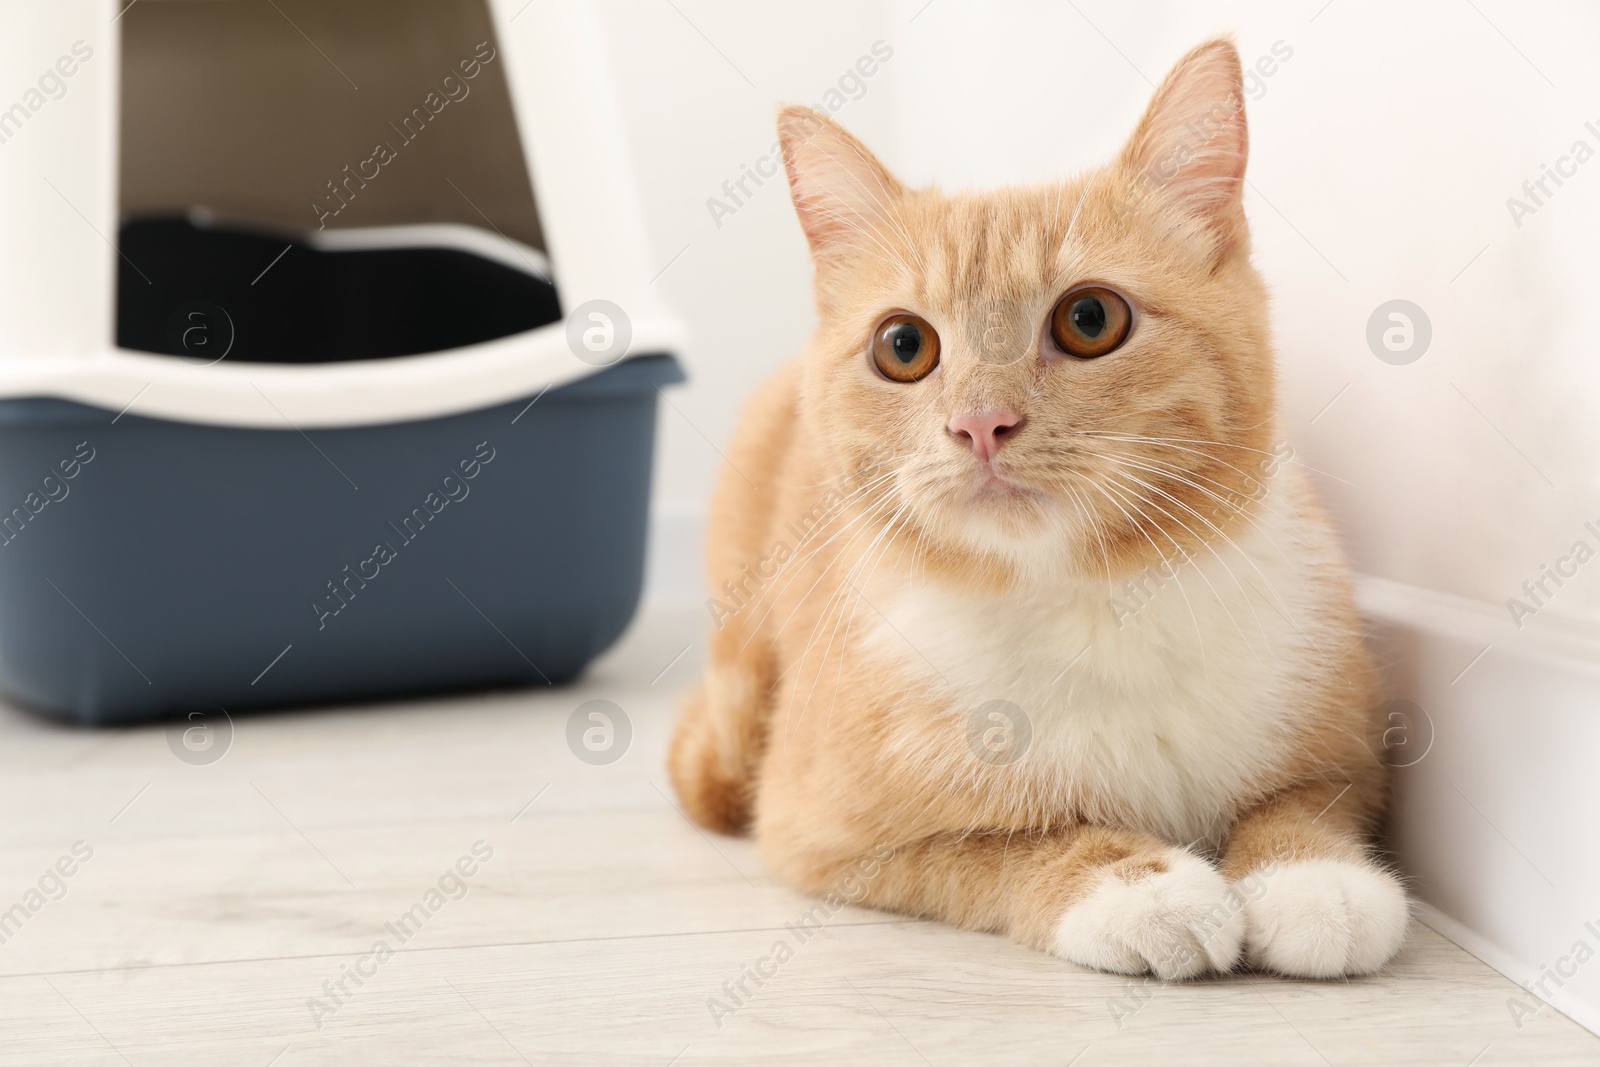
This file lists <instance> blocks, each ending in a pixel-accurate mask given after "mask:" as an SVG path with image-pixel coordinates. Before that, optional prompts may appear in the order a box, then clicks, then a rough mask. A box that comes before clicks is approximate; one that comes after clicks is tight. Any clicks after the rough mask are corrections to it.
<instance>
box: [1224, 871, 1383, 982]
mask: <svg viewBox="0 0 1600 1067" xmlns="http://www.w3.org/2000/svg"><path fill="white" fill-rule="evenodd" d="M1252 888H1253V889H1254V890H1255V892H1256V895H1255V896H1254V898H1253V899H1252V898H1249V897H1246V899H1245V906H1244V911H1245V922H1246V926H1247V932H1246V934H1245V942H1246V947H1245V954H1246V957H1247V958H1248V959H1249V961H1250V965H1251V966H1253V967H1256V968H1259V969H1261V970H1267V971H1276V972H1277V973H1279V974H1285V975H1290V976H1292V977H1295V978H1339V977H1341V976H1343V975H1347V974H1371V973H1373V972H1374V971H1377V970H1378V969H1379V968H1381V967H1382V966H1383V965H1384V964H1385V963H1388V962H1389V960H1391V959H1392V958H1393V957H1394V954H1395V953H1396V952H1398V951H1400V944H1401V942H1403V941H1404V940H1405V936H1406V923H1407V921H1408V919H1409V915H1410V913H1409V911H1408V909H1407V907H1406V894H1405V890H1404V889H1402V888H1401V887H1400V883H1399V881H1398V880H1397V879H1396V878H1395V877H1394V876H1393V875H1391V874H1389V873H1388V872H1387V871H1383V870H1380V869H1379V868H1377V867H1375V866H1372V865H1371V864H1367V863H1350V862H1348V861H1345V860H1333V859H1314V860H1298V861H1295V862H1291V863H1284V864H1283V865H1282V866H1280V867H1279V868H1278V869H1277V870H1276V871H1274V872H1272V873H1271V874H1270V875H1268V874H1267V873H1266V872H1261V873H1260V874H1258V875H1256V876H1254V878H1253V880H1252Z"/></svg>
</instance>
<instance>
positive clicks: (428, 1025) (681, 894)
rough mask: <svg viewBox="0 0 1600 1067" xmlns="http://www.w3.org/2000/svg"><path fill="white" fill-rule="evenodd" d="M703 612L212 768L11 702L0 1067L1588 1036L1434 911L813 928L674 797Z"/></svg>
mask: <svg viewBox="0 0 1600 1067" xmlns="http://www.w3.org/2000/svg"><path fill="white" fill-rule="evenodd" d="M702 625H703V624H702V621H701V618H700V616H699V613H698V612H696V613H694V614H672V613H657V614H654V615H651V616H648V617H646V618H645V619H644V620H643V621H642V622H641V624H640V625H638V626H636V627H635V628H634V630H633V631H632V632H631V633H630V635H629V637H628V638H627V639H626V640H625V642H624V644H623V646H622V647H621V648H619V649H618V650H617V651H616V652H614V653H613V654H611V655H609V656H608V657H606V659H605V660H603V661H602V662H601V663H600V664H598V665H597V666H596V668H595V669H594V670H593V671H592V672H591V674H590V675H589V677H588V678H587V679H586V680H585V681H584V682H583V683H582V684H581V685H579V686H576V687H574V688H571V689H565V690H559V691H555V692H550V691H544V692H517V693H499V694H488V695H474V696H466V697H460V698H455V699H449V700H427V701H420V702H417V703H412V704H405V705H390V706H383V707H362V708H349V709H336V710H332V711H321V712H314V713H295V714H280V715H270V716H260V715H258V716H251V717H241V718H239V720H238V721H237V723H236V725H235V731H234V736H233V739H232V742H231V745H230V747H229V748H228V750H227V752H226V754H225V755H224V756H223V757H222V758H221V759H220V760H219V761H217V762H214V763H211V764H209V765H193V764H190V763H186V762H183V761H180V760H179V759H178V758H177V757H176V756H175V755H174V754H173V751H172V750H171V749H170V748H169V747H168V741H167V735H166V733H165V731H164V730H162V729H160V728H153V729H138V730H127V731H118V732H108V733H89V732H84V731H79V730H74V729H68V728H63V727H58V726H54V725H51V724H49V723H45V722H42V721H40V720H38V719H36V718H34V717H31V716H29V715H27V714H25V713H22V712H18V711H15V710H11V709H7V708H0V912H3V910H4V909H9V908H11V906H12V905H13V904H19V903H20V904H21V905H22V908H21V910H20V911H14V912H12V915H13V919H12V921H11V925H10V926H9V927H7V926H5V925H3V923H4V916H3V914H0V937H7V940H6V941H5V943H4V944H0V1064H26V1065H30V1067H31V1065H38V1064H53V1063H71V1064H119V1063H120V1064H134V1065H144V1064H150V1065H163V1067H165V1065H174V1064H227V1065H236V1067H252V1065H262V1067H265V1065H267V1064H276V1065H279V1067H295V1065H300V1064H312V1063H318V1064H338V1065H341V1067H343V1065H349V1064H362V1063H374V1064H450V1065H461V1064H507V1063H508V1064H516V1063H523V1062H526V1063H537V1064H544V1063H559V1064H574V1065H591V1064H609V1063H623V1064H641V1065H654V1067H668V1065H669V1064H677V1065H680V1067H690V1065H693V1064H706V1063H721V1064H739V1065H744V1064H750V1063H756V1062H760V1063H762V1064H773V1063H795V1064H817V1063H828V1064H846V1063H872V1064H879V1063H883V1064H924V1063H926V1064H970V1063H986V1064H987V1063H1056V1064H1067V1063H1077V1064H1080V1065H1083V1067H1093V1065H1096V1064H1112V1063H1184V1064H1190V1063H1201V1062H1206V1063H1226V1064H1243V1063H1270V1064H1274V1065H1279V1064H1281V1065H1293V1064H1312V1065H1317V1064H1339V1065H1343V1064H1357V1063H1360V1064H1386V1065H1392V1064H1411V1063H1437V1064H1451V1065H1456V1067H1466V1065H1468V1064H1478V1065H1483V1067H1487V1065H1490V1064H1528V1063H1571V1064H1595V1063H1600V1038H1595V1037H1593V1036H1590V1035H1589V1034H1588V1033H1586V1032H1585V1031H1583V1030H1581V1029H1580V1028H1579V1027H1578V1026H1576V1025H1575V1024H1573V1023H1572V1022H1570V1021H1569V1020H1567V1019H1566V1018H1565V1017H1563V1016H1561V1015H1559V1014H1557V1013H1556V1012H1555V1011H1554V1009H1550V1008H1546V1009H1544V1010H1543V1011H1541V1012H1540V1013H1539V1014H1538V1015H1537V1016H1535V1017H1534V1018H1532V1019H1530V1020H1527V1021H1525V1023H1524V1025H1523V1026H1522V1027H1521V1028H1520V1029H1518V1028H1517V1026H1516V1025H1515V1023H1514V1021H1513V1019H1512V1016H1511V1013H1510V1011H1509V1010H1508V1008H1507V999H1508V998H1509V997H1512V996H1514V995H1516V994H1517V993H1518V990H1517V988H1516V987H1515V986H1514V985H1512V984H1511V983H1510V982H1508V981H1506V980H1505V979H1503V978H1501V977H1499V976H1498V975H1496V974H1495V973H1494V972H1492V971H1490V970H1489V969H1488V968H1487V967H1485V966H1484V965H1483V964H1481V963H1479V962H1478V961H1477V960H1475V959H1473V958H1472V957H1470V956H1468V955H1467V954H1466V953H1464V952H1462V951H1461V950H1460V949H1457V948H1456V947H1455V946H1453V945H1452V944H1450V943H1449V942H1447V941H1445V940H1444V939H1443V938H1441V937H1440V936H1439V935H1437V934H1435V933H1433V932H1432V931H1430V930H1428V929H1426V928H1423V927H1421V926H1416V927H1414V932H1413V938H1412V941H1411V943H1410V945H1409V946H1408V947H1407V949H1406V950H1405V952H1404V953H1403V954H1402V956H1401V957H1400V958H1399V960H1397V961H1396V963H1395V964H1394V965H1393V967H1392V968H1391V970H1390V972H1389V973H1388V974H1386V975H1384V976H1382V977H1379V978H1374V979H1367V980H1362V981H1354V982H1349V983H1326V984H1313V983H1303V982H1285V981H1280V980H1277V979H1272V978H1265V977H1260V976H1253V975H1251V976H1246V975H1238V976H1234V977H1230V978H1227V979H1224V980H1218V981H1211V982H1203V983H1198V984H1192V985H1174V986H1167V987H1163V986H1161V985H1159V984H1158V983H1155V982H1142V981H1130V980H1127V979H1122V978H1116V977H1110V976H1106V975H1100V974H1095V973H1092V972H1089V971H1086V970H1082V969H1079V968H1076V967H1073V966H1070V965H1068V964H1065V963H1062V962H1060V961H1058V960H1055V959H1051V958H1049V957H1046V956H1042V955H1038V954H1035V953H1033V952H1029V951H1026V950H1024V949H1021V948H1018V947H1016V946H1014V945H1011V944H1009V943H1007V942H1005V941H1002V940H1000V939H998V938H994V937H989V936H983V935H978V934H969V933H963V932H960V931H956V930H952V929H949V928H947V927H944V926H941V925H937V924H930V923H921V922H911V921H906V920H902V919H898V918H895V917H893V916H889V915H883V914H879V913H875V912H866V911H855V910H846V911H843V912H840V913H839V914H838V915H837V916H835V917H834V918H833V920H832V922H831V923H830V924H829V925H828V926H827V927H826V928H825V930H824V931H823V932H822V933H819V934H816V935H814V936H813V937H812V938H811V939H810V940H809V941H808V942H804V943H802V942H801V941H800V939H799V937H798V936H797V935H796V934H794V933H793V932H791V931H790V930H788V929H786V928H785V924H787V923H792V922H794V921H796V920H797V919H799V918H800V917H801V916H802V914H803V913H805V912H806V910H807V909H808V908H809V907H810V906H811V902H809V901H807V900H805V899H803V898H801V897H799V896H797V895H796V894H794V893H792V892H789V891H788V890H786V889H783V888H781V887H779V886H777V885H776V884H774V883H773V882H772V880H771V879H770V878H769V877H768V876H767V874H766V873H765V872H764V871H763V869H762V867H761V864H760V862H759V860H758V859H757V858H756V856H755V853H754V851H753V849H752V848H751V846H750V845H749V843H748V842H745V841H734V840H729V839H725V838H715V837H707V836H705V835H703V834H701V833H700V832H699V831H698V830H696V829H694V828H693V827H692V826H690V825H689V824H688V823H687V822H686V821H685V820H684V818H683V817H682V816H681V815H680V814H679V813H678V812H677V810H676V809H675V808H674V807H673V803H672V800H671V798H670V790H669V788H668V785H667V782H666V778H665V775H664V772H663V770H662V761H663V752H664V749H665V744H666V739H667V735H668V728H669V725H670V718H671V708H672V701H673V698H674V697H675V695H676V694H677V693H678V692H679V691H680V690H681V689H682V687H683V686H684V685H686V684H687V683H688V682H689V681H690V679H691V678H692V676H693V674H694V673H695V671H696V670H697V669H698V666H699V661H700V658H701V648H702V643H701V628H702ZM691 642H692V643H691ZM685 645H688V646H689V647H688V648H687V650H685ZM680 653H681V655H680ZM675 657H677V658H675ZM590 699H606V700H611V701H614V702H615V703H616V704H617V705H618V706H619V707H621V708H622V709H623V710H624V711H625V712H626V714H627V715H628V716H629V718H630V720H631V723H632V727H633V737H632V740H631V745H630V748H629V750H628V751H627V753H626V755H624V756H623V757H622V758H621V759H620V760H618V761H617V762H615V763H613V764H610V765H604V766H592V765H590V764H587V763H585V762H582V761H580V760H579V759H578V758H576V757H575V756H574V755H573V753H572V751H571V750H570V749H569V748H568V745H567V741H566V736H567V724H568V718H569V716H570V715H571V713H572V712H573V710H574V709H575V708H576V707H577V706H578V705H579V704H580V703H582V702H584V701H586V700H590ZM76 842H82V843H83V844H82V845H79V852H80V853H83V852H86V851H87V850H89V849H92V855H91V856H90V858H88V859H87V860H85V861H82V862H77V861H71V862H66V863H63V864H62V866H63V867H64V868H65V869H70V870H72V871H73V873H72V875H71V876H70V877H62V878H59V880H57V878H56V877H50V876H47V872H48V871H51V870H53V869H54V868H55V865H56V864H57V863H58V861H60V860H61V859H62V857H71V856H72V849H73V846H74V843H76ZM475 842H483V844H482V845H480V846H479V850H480V852H483V851H486V850H487V849H492V850H493V853H492V856H491V857H490V858H489V859H488V860H486V861H484V862H482V863H481V864H479V865H478V866H477V869H476V873H475V874H473V876H472V877H470V878H467V879H463V880H462V881H461V882H460V883H458V882H456V881H454V880H452V879H449V878H446V879H445V889H446V890H447V891H448V893H440V894H438V895H437V896H435V897H433V898H432V899H431V900H430V899H429V898H428V893H429V890H430V889H434V890H437V888H438V885H439V882H440V879H441V876H442V875H444V874H445V872H446V871H447V870H448V869H449V868H451V867H452V866H453V865H455V864H456V863H457V861H458V860H460V859H461V858H462V857H464V856H465V857H471V855H472V849H473V846H474V843H475ZM464 866H466V868H467V869H469V870H471V869H472V864H471V863H470V862H469V863H467V864H465V865H464ZM41 879H42V880H43V882H44V890H45V891H43V892H39V893H37V895H33V896H30V895H29V890H30V889H38V887H39V885H40V882H41ZM463 885H464V889H463V888H462V886H463ZM463 894H464V895H463ZM454 897H459V899H454ZM419 903H420V904H422V905H423V907H422V909H421V910H420V911H419V912H418V914H422V915H425V921H416V926H415V927H414V928H408V930H407V931H405V932H406V933H407V937H408V939H407V940H405V941H404V942H403V943H402V941H401V939H400V937H398V936H397V935H396V934H395V933H394V932H393V931H392V930H391V929H389V928H386V925H385V924H391V925H392V924H395V923H396V922H397V921H398V920H399V918H400V916H401V915H402V914H404V913H405V912H407V910H408V909H410V908H411V907H412V906H413V905H415V904H419ZM429 904H432V905H433V906H434V908H435V909H436V910H431V911H430V910H429V909H428V905H429ZM30 905H32V906H35V907H36V910H30ZM17 916H23V917H22V918H20V919H19V918H17ZM779 939H782V940H785V941H787V942H788V943H789V945H790V946H791V947H792V948H793V950H794V954H793V958H792V959H788V960H786V961H785V962H784V963H783V964H782V965H781V966H778V967H777V968H776V973H775V974H774V975H773V976H772V977H770V978H765V979H763V980H762V981H763V984H762V985H761V986H760V987H759V988H757V987H756V986H755V985H754V984H753V983H752V982H751V981H750V980H749V979H744V981H745V984H746V988H747V989H749V990H750V995H749V996H748V997H744V996H742V995H738V999H735V998H734V997H730V996H729V994H728V992H727V991H726V990H725V989H724V983H735V982H738V981H740V980H741V978H742V976H743V974H744V971H745V968H746V967H749V966H753V965H755V964H757V962H758V961H759V960H760V959H761V958H762V957H763V956H766V955H768V954H769V953H770V952H771V951H772V947H773V944H774V942H775V941H777V940H779ZM379 941H384V942H386V943H387V944H388V945H389V946H390V947H391V948H394V949H397V951H395V952H394V953H393V955H392V957H390V956H387V955H386V956H385V957H384V958H382V959H381V960H380V959H379V958H378V957H376V956H373V955H371V953H372V951H373V947H374V945H375V943H376V942H379ZM352 969H354V970H355V971H356V972H357V973H358V975H359V976H360V978H359V984H357V982H356V981H355V980H353V979H351V978H350V977H347V975H349V974H350V972H351V970H352ZM762 969H763V970H766V971H768V972H769V973H770V972H771V971H772V967H771V966H769V965H766V964H763V965H762ZM341 979H343V983H344V992H342V993H341V992H340V991H339V990H338V989H337V988H336V987H334V986H333V984H334V983H338V982H339V981H340V980H341ZM325 984H327V985H328V987H330V988H332V989H333V993H334V994H335V995H334V996H330V995H329V993H328V992H327V991H326V990H325ZM735 992H736V993H737V991H735ZM713 998H715V999H716V1000H718V1001H720V1002H722V1004H723V1006H724V1007H725V1008H726V1009H727V1013H726V1014H724V1015H722V1016H721V1017H720V1018H719V1017H714V1016H713V1012H712V1008H711V1005H710V1002H711V1001H712V1000H713ZM740 1000H742V1001H743V1003H740ZM313 1001H321V1002H322V1007H321V1008H318V1007H317V1006H316V1005H314V1004H312V1003H311V1002H313Z"/></svg>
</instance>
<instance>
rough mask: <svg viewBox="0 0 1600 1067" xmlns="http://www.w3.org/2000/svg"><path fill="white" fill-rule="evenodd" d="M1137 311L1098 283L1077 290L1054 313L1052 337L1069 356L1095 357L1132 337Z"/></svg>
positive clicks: (1060, 301) (1051, 321) (1063, 300)
mask: <svg viewBox="0 0 1600 1067" xmlns="http://www.w3.org/2000/svg"><path fill="white" fill-rule="evenodd" d="M1132 323H1133V313H1132V312H1130V311H1129V310H1128V302H1127V301H1126V300H1124V299H1122V297H1120V296H1118V295H1117V294H1116V293H1113V292H1112V291H1111V290H1110V289H1102V288H1100V287H1099V286H1097V285H1087V286H1084V287H1083V288H1081V289H1074V290H1072V291H1071V292H1070V293H1068V294H1067V295H1066V296H1064V297H1062V298H1061V299H1060V300H1059V301H1058V302H1057V303H1056V308H1055V310H1054V311H1052V312H1051V313H1050V338H1051V340H1053V341H1055V343H1056V345H1057V347H1059V348H1060V349H1061V351H1063V352H1065V353H1067V354H1068V355H1069V356H1077V357H1078V358H1080V359H1094V358H1095V357H1097V356H1104V355H1106V354H1108V353H1110V352H1112V351H1114V350H1115V349H1116V348H1117V347H1118V346H1119V345H1121V344H1122V342H1123V341H1126V340H1127V339H1128V327H1129V326H1131V325H1132Z"/></svg>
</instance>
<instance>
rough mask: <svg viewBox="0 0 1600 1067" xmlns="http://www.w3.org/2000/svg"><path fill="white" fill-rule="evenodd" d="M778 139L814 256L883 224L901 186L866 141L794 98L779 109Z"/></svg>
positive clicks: (791, 193)
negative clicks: (859, 139) (794, 103)
mask: <svg viewBox="0 0 1600 1067" xmlns="http://www.w3.org/2000/svg"><path fill="white" fill-rule="evenodd" d="M778 141H779V144H780V145H782V147H783V164H784V167H785V169H787V170H788V172H789V193H790V195H791V196H792V197H793V198H794V210H795V214H797V215H799V216H800V227H801V229H803V230H805V232H806V240H807V241H809V242H811V254H812V255H813V256H814V257H816V258H818V259H822V258H823V257H825V256H827V255H829V254H831V253H835V252H837V251H839V250H840V249H841V248H842V247H844V246H846V245H847V244H849V243H850V242H851V240H852V239H853V238H855V237H857V236H859V235H861V234H868V235H871V234H873V232H874V231H880V232H881V231H882V230H883V229H884V227H883V226H882V225H880V222H881V220H882V219H883V218H884V216H885V215H886V214H887V212H888V211H889V207H890V205H891V204H892V203H893V202H894V201H895V200H897V199H899V197H900V196H901V195H902V194H903V193H904V191H905V189H904V187H903V186H902V185H901V184H900V182H899V181H898V180H896V179H895V177H894V175H892V174H890V173H889V172H888V170H886V169H885V168H884V166H883V164H882V163H879V162H878V160H877V157H875V156H874V155H873V154H872V153H871V152H869V151H868V150H867V146H866V145H864V144H862V143H861V142H860V141H858V140H856V139H855V137H853V136H851V134H850V133H849V132H848V131H846V130H845V129H844V127H842V126H840V125H839V124H838V123H836V122H834V121H833V120H832V119H830V118H828V117H827V116H826V115H823V114H822V113H821V112H820V111H815V110H813V109H811V108H808V107H800V106H798V105H792V104H791V105H790V106H788V107H785V108H784V109H783V110H782V111H780V112H778Z"/></svg>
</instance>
